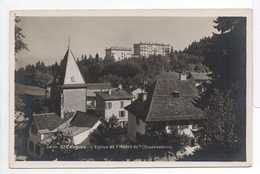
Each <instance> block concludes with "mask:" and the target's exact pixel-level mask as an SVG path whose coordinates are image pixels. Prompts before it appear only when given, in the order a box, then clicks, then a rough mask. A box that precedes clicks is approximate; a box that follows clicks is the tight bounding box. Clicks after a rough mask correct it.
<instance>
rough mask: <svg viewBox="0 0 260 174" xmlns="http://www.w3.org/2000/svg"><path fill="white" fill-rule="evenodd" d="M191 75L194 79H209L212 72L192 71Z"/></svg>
mask: <svg viewBox="0 0 260 174" xmlns="http://www.w3.org/2000/svg"><path fill="white" fill-rule="evenodd" d="M190 74H191V76H192V77H193V78H194V80H203V81H207V80H210V79H211V77H210V76H209V75H210V73H198V72H191V73H190Z"/></svg>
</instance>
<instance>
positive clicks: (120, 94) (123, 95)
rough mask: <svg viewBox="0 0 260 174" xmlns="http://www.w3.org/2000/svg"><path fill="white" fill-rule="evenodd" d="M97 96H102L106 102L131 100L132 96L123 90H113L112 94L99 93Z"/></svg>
mask: <svg viewBox="0 0 260 174" xmlns="http://www.w3.org/2000/svg"><path fill="white" fill-rule="evenodd" d="M97 95H99V96H101V97H102V98H103V99H104V100H123V99H126V100H131V99H132V96H131V95H130V94H129V93H128V92H126V91H125V90H123V89H115V90H111V94H109V92H97Z"/></svg>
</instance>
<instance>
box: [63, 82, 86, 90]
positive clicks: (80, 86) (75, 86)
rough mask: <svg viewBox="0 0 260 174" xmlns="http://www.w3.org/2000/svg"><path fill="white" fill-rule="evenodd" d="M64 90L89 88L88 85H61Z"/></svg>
mask: <svg viewBox="0 0 260 174" xmlns="http://www.w3.org/2000/svg"><path fill="white" fill-rule="evenodd" d="M61 88H62V89H79V88H87V84H86V83H75V84H64V85H61Z"/></svg>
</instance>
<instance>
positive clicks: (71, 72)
mask: <svg viewBox="0 0 260 174" xmlns="http://www.w3.org/2000/svg"><path fill="white" fill-rule="evenodd" d="M60 83H61V84H80V83H85V80H84V78H83V76H82V74H81V72H80V70H79V67H78V64H77V63H76V59H75V57H74V55H73V53H72V51H71V49H70V37H69V38H68V48H67V51H66V54H65V56H64V58H63V60H62V61H61V81H60Z"/></svg>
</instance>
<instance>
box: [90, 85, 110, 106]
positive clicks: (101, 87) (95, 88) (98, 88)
mask: <svg viewBox="0 0 260 174" xmlns="http://www.w3.org/2000/svg"><path fill="white" fill-rule="evenodd" d="M110 89H112V86H111V83H87V109H93V110H94V109H96V93H97V92H108V91H109V90H110Z"/></svg>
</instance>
